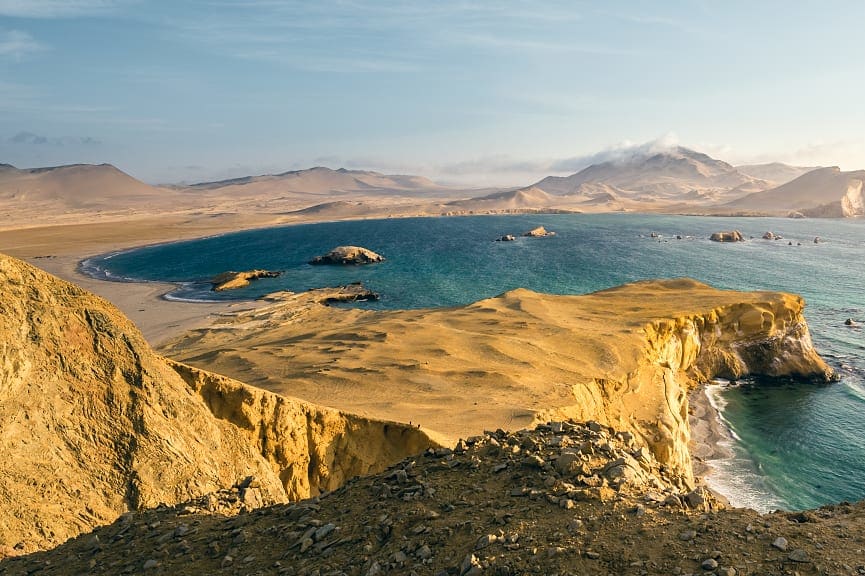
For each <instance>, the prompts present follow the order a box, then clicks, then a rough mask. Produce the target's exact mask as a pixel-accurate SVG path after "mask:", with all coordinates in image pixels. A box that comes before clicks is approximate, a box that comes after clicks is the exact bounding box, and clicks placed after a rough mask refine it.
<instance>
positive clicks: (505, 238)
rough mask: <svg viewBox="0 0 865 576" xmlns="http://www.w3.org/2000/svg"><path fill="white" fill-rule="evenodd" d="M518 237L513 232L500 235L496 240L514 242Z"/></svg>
mask: <svg viewBox="0 0 865 576" xmlns="http://www.w3.org/2000/svg"><path fill="white" fill-rule="evenodd" d="M516 239H517V237H516V236H514V235H513V234H505V235H504V236H499V237H498V238H496V242H513V241H514V240H516Z"/></svg>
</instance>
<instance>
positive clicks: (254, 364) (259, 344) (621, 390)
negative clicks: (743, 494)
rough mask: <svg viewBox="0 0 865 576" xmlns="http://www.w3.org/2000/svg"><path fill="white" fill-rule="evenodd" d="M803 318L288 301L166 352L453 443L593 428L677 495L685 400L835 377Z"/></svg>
mask: <svg viewBox="0 0 865 576" xmlns="http://www.w3.org/2000/svg"><path fill="white" fill-rule="evenodd" d="M804 306H805V304H804V301H803V300H802V299H801V298H800V297H798V296H794V295H790V294H783V293H776V292H735V291H724V290H716V289H713V288H711V287H709V286H706V285H704V284H701V283H699V282H696V281H693V280H686V279H683V280H660V281H647V282H638V283H634V284H629V285H625V286H621V287H618V288H614V289H610V290H605V291H602V292H597V293H595V294H589V295H585V296H554V295H548V294H538V293H535V292H531V291H529V290H522V289H521V290H514V291H511V292H507V293H505V294H502V295H501V296H498V297H495V298H490V299H486V300H482V301H479V302H477V303H474V304H471V305H468V306H464V307H457V308H448V309H434V310H406V311H375V312H372V311H362V310H356V309H353V310H346V309H333V308H327V307H325V306H321V305H319V304H316V303H315V299H314V296H312V295H307V294H298V295H293V296H291V297H290V298H289V299H288V300H287V301H285V302H282V303H276V304H273V305H271V306H268V307H265V308H259V309H257V310H254V311H250V312H245V313H241V314H238V315H237V316H236V317H234V318H223V319H221V323H220V324H219V325H218V326H215V327H213V328H210V329H201V330H196V331H194V332H192V333H190V334H188V335H187V336H185V337H183V338H181V339H178V340H176V341H174V342H172V343H170V344H169V345H168V346H166V348H165V350H164V351H165V353H166V354H167V355H170V356H172V357H175V358H177V359H179V360H182V361H187V362H190V363H194V364H196V365H199V366H202V367H208V368H210V369H213V370H216V371H219V372H221V373H225V374H229V375H234V376H236V377H242V378H243V379H244V381H246V382H249V383H252V384H255V385H258V386H261V387H265V388H268V389H272V390H274V391H278V392H281V393H285V394H291V395H294V396H298V397H301V398H306V399H309V400H311V401H324V399H326V402H328V404H330V405H332V406H334V407H337V408H339V409H342V410H348V411H353V412H362V413H365V414H367V415H369V416H372V417H376V418H384V419H390V420H398V421H403V422H407V421H413V422H415V423H417V422H422V423H423V426H424V429H432V430H435V431H437V432H439V433H442V434H444V435H446V436H448V437H450V438H451V439H452V441H456V439H457V438H458V437H460V436H466V435H471V434H481V433H483V431H484V430H495V429H497V428H502V429H516V428H519V427H523V426H530V425H533V424H534V423H537V422H539V421H540V422H546V421H547V420H550V419H563V418H572V419H575V420H582V421H585V420H598V421H599V422H601V423H602V424H606V425H610V426H613V427H614V428H616V429H618V430H624V431H628V432H631V433H633V434H635V435H636V436H637V437H638V438H640V440H641V442H643V443H644V444H646V445H648V446H649V447H650V448H651V450H652V451H653V453H654V455H655V457H656V458H657V459H658V460H659V461H661V462H663V463H664V464H666V465H668V466H670V467H672V468H673V469H674V470H676V472H677V476H678V477H679V478H680V479H681V482H682V483H683V484H685V485H687V484H690V483H691V482H692V481H693V478H692V471H691V470H692V468H691V461H690V456H689V452H688V441H689V438H690V432H689V427H688V422H687V413H688V399H687V393H688V391H689V390H691V389H693V387H694V386H696V385H697V384H698V383H699V382H704V381H707V380H709V379H711V378H713V377H716V376H720V377H725V378H740V377H743V376H746V375H765V376H771V377H779V376H797V377H804V378H814V379H816V380H827V379H829V378H831V377H832V371H831V370H830V369H829V368H828V367H827V365H826V364H825V363H824V362H823V360H822V359H821V358H820V357H819V356H818V354H817V353H816V352H815V351H814V348H813V346H812V343H811V339H810V335H809V333H808V328H807V325H806V323H805V319H804V317H803V310H804ZM394 390H399V391H400V393H399V394H394ZM347 391H351V392H350V393H347Z"/></svg>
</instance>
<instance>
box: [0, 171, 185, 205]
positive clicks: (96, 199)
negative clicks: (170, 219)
mask: <svg viewBox="0 0 865 576" xmlns="http://www.w3.org/2000/svg"><path fill="white" fill-rule="evenodd" d="M168 193H169V191H167V190H163V189H159V188H155V187H153V186H150V185H148V184H145V183H144V182H141V181H139V180H136V179H135V178H133V177H132V176H130V175H128V174H126V173H125V172H122V171H120V170H118V169H117V168H115V167H114V166H112V165H110V164H100V165H92V164H73V165H69V166H55V167H50V168H31V169H24V170H20V169H18V168H15V167H13V166H10V165H8V164H4V165H3V168H2V169H0V201H3V202H10V201H17V202H21V203H46V202H54V203H56V204H57V205H58V206H59V207H61V208H66V209H76V208H88V207H89V208H94V207H107V206H110V204H111V203H112V202H121V203H128V204H130V205H141V204H144V203H146V202H152V201H153V200H154V199H155V198H159V197H160V196H162V195H166V194H168Z"/></svg>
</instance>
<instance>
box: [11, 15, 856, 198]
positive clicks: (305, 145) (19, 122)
mask: <svg viewBox="0 0 865 576" xmlns="http://www.w3.org/2000/svg"><path fill="white" fill-rule="evenodd" d="M862 22H865V2H861V0H855V1H849V2H845V1H825V2H816V1H815V2H812V1H808V0H803V1H802V2H795V3H794V2H789V1H787V2H780V1H779V2H768V1H767V2H756V1H754V2H739V1H730V2H721V1H708V0H704V1H699V0H689V1H684V0H683V1H680V2H675V1H669V2H660V1H659V2H625V1H609V2H557V1H554V0H551V1H547V2H535V1H533V2H529V1H490V2H469V1H448V0H425V1H393V2H377V1H371V0H346V1H330V0H318V1H307V2H295V1H282V0H166V1H146V0H0V162H7V163H12V164H15V165H17V166H21V167H30V166H41V165H54V164H62V163H73V162H96V163H98V162H110V163H113V164H115V165H117V166H118V167H120V168H121V169H123V170H125V171H127V172H129V173H131V174H132V175H134V176H136V177H139V178H142V179H144V180H146V181H148V182H175V181H202V180H210V179H218V178H224V177H233V176H239V175H245V174H257V173H265V172H277V171H284V170H290V169H297V168H305V167H310V166H314V165H326V166H330V167H333V168H336V167H347V168H366V169H376V170H381V171H385V172H401V173H418V174H423V175H427V176H430V177H433V178H435V179H437V180H440V181H444V182H454V183H463V184H474V185H488V184H496V185H504V184H527V183H530V182H532V181H534V180H537V179H539V178H540V177H542V176H544V175H547V174H550V173H557V174H561V173H568V172H572V171H575V170H577V169H579V168H581V167H582V166H584V165H585V164H586V162H588V161H591V160H592V159H596V158H599V157H603V155H604V154H607V153H615V152H617V151H620V150H621V149H622V148H627V147H628V146H633V145H645V143H647V142H652V141H655V140H658V141H659V142H660V143H672V142H677V143H680V144H682V145H685V146H689V147H692V148H697V149H699V150H701V151H704V152H707V153H709V154H711V155H713V156H715V157H719V158H721V159H724V160H728V161H731V162H735V163H738V162H762V161H770V160H781V161H787V162H792V163H798V164H806V165H817V164H820V165H840V166H841V167H842V168H844V169H859V168H865V105H863V95H865V42H863V40H862V32H861V27H862ZM599 153H600V155H599Z"/></svg>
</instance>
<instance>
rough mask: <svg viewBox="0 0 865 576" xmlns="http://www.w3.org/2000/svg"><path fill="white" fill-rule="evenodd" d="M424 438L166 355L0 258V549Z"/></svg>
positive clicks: (270, 489)
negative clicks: (241, 483)
mask: <svg viewBox="0 0 865 576" xmlns="http://www.w3.org/2000/svg"><path fill="white" fill-rule="evenodd" d="M430 444H431V442H430V441H429V439H428V438H427V437H426V435H425V434H424V433H423V432H421V431H419V430H417V429H416V428H413V427H409V426H403V425H400V424H395V423H388V422H379V421H373V420H370V419H367V418H360V417H355V416H352V415H348V414H343V413H341V412H338V411H336V410H328V409H323V408H318V407H316V406H312V405H310V404H307V403H304V402H300V401H297V400H293V399H289V398H284V397H278V396H276V395H274V394H271V393H268V392H265V391H262V390H257V389H253V388H250V387H248V386H245V385H244V384H241V383H240V382H237V381H233V380H230V379H228V378H222V377H219V376H215V375H212V374H208V373H205V372H202V371H200V370H196V369H194V368H191V367H188V366H183V365H180V364H177V363H174V362H169V361H166V360H165V359H164V358H162V357H161V356H159V355H157V354H155V353H154V352H153V351H152V350H151V349H150V348H149V346H148V345H147V343H146V342H145V341H144V339H143V338H142V336H141V335H140V333H139V332H138V330H137V329H136V328H135V327H134V326H133V325H132V324H131V323H130V322H129V321H128V320H127V319H126V318H125V317H124V316H123V315H122V314H121V313H120V312H119V311H118V310H117V309H116V308H114V307H113V306H112V305H111V304H109V303H108V302H106V301H104V300H102V299H101V298H98V297H96V296H93V295H92V294H89V293H87V292H85V291H83V290H81V289H79V288H77V287H76V286H73V285H72V284H69V283H67V282H64V281H61V280H59V279H57V278H54V277H53V276H50V275H48V274H46V273H44V272H42V271H40V270H38V269H36V268H34V267H32V266H30V265H28V264H25V263H23V262H21V261H18V260H15V259H13V258H10V257H7V256H3V255H0V460H2V462H3V463H4V464H3V466H2V468H0V553H3V552H4V551H5V552H6V553H8V552H9V551H11V549H13V548H15V549H17V550H19V551H21V550H32V549H35V548H43V547H51V546H54V545H56V544H59V543H60V542H63V541H64V540H66V539H67V538H69V537H70V536H74V535H76V534H78V533H80V532H82V531H85V530H89V529H92V528H93V527H94V526H96V525H100V524H104V523H107V522H111V521H113V520H115V519H116V518H117V517H118V516H119V515H120V514H122V513H124V512H126V511H128V510H135V509H140V508H151V507H154V506H156V505H158V504H160V503H168V504H173V503H177V502H181V501H185V500H189V499H190V498H194V497H196V496H200V495H202V494H206V493H210V492H214V491H217V490H220V489H224V488H228V487H231V486H234V485H236V484H238V483H239V482H243V481H244V479H246V478H248V477H250V476H252V477H255V479H256V482H255V483H254V484H250V483H249V482H248V481H247V482H246V485H247V486H250V487H251V488H253V489H254V493H251V492H250V493H248V494H246V496H248V498H249V504H250V505H261V504H266V503H274V502H283V501H286V500H289V499H297V498H302V497H307V496H309V495H314V494H316V493H318V492H319V491H320V490H326V489H332V488H334V487H336V486H338V485H339V484H340V483H342V482H343V481H344V480H345V479H346V478H349V477H351V476H354V475H357V474H366V473H369V472H373V471H376V470H380V469H382V468H383V467H385V466H387V465H388V464H390V463H392V462H394V461H396V460H398V459H400V458H403V457H405V456H406V455H409V454H413V453H416V452H418V451H421V450H423V449H424V448H426V447H427V446H429V445H430Z"/></svg>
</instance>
